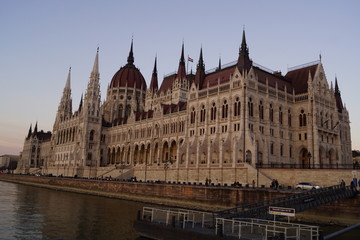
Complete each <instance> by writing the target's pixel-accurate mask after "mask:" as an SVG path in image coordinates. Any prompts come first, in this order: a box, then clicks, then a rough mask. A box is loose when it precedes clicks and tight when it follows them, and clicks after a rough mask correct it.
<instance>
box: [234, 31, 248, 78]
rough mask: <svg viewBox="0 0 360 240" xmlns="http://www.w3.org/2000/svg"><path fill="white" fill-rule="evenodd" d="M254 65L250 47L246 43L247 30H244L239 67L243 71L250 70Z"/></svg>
mask: <svg viewBox="0 0 360 240" xmlns="http://www.w3.org/2000/svg"><path fill="white" fill-rule="evenodd" d="M251 66H252V61H251V60H250V58H249V48H248V46H247V44H246V37H245V30H243V36H242V42H241V47H240V49H239V58H238V62H237V67H238V69H239V70H240V72H242V71H243V70H246V71H248V70H249V69H250V68H251Z"/></svg>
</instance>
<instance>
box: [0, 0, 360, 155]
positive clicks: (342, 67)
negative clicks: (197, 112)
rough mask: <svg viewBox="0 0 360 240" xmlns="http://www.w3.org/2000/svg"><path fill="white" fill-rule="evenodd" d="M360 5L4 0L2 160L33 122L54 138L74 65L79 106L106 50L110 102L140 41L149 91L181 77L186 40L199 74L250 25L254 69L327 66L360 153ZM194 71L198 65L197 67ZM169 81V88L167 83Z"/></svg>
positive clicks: (228, 57)
mask: <svg viewBox="0 0 360 240" xmlns="http://www.w3.org/2000/svg"><path fill="white" fill-rule="evenodd" d="M359 10H360V1H355V0H354V1H329V0H327V1H200V0H198V1H187V0H184V1H146V0H143V1H103V0H99V1H89V0H86V1H85V0H76V1H71V0H61V1H55V0H54V1H49V0H23V1H20V0H0V69H1V71H0V74H1V77H0V84H1V88H0V89H1V94H0V155H2V154H7V153H11V154H18V153H19V151H21V149H22V146H23V142H24V137H25V136H26V134H27V131H28V129H29V126H30V124H31V123H32V124H33V126H34V124H35V122H36V121H38V128H39V129H43V130H45V131H52V126H53V123H54V119H55V115H56V111H57V108H58V104H59V101H60V98H61V95H62V91H63V88H64V86H65V81H66V77H67V73H68V69H69V67H70V66H71V67H72V76H71V87H72V97H73V109H77V107H78V104H79V101H80V96H81V94H82V93H83V92H84V91H85V90H86V86H87V83H88V80H89V76H90V72H91V69H92V65H93V61H94V58H95V54H96V48H97V47H98V46H99V47H100V78H101V80H100V82H101V91H102V99H104V98H105V97H106V95H105V92H106V88H107V85H108V84H109V83H110V81H111V78H112V76H113V75H114V73H115V72H116V71H117V70H118V69H119V68H120V66H123V65H125V64H126V59H127V56H128V52H129V48H130V42H131V38H132V36H133V37H134V56H135V65H136V66H137V67H138V68H140V70H141V72H142V74H143V75H144V77H145V79H146V81H147V83H148V84H149V81H150V77H151V71H152V68H153V63H154V58H155V55H157V57H158V73H159V78H160V79H161V80H162V77H163V75H164V74H167V73H170V72H173V71H175V70H177V67H178V61H179V57H180V51H181V44H182V41H184V43H185V54H186V55H189V56H190V57H192V58H194V64H193V65H192V68H193V70H195V68H196V62H197V60H198V56H199V51H200V47H201V46H202V47H203V54H204V60H205V64H206V69H210V68H213V67H216V66H217V64H218V59H219V56H221V59H222V63H223V64H225V63H228V62H231V61H234V60H236V59H237V56H238V49H239V46H240V43H241V36H242V30H243V26H245V29H246V37H247V43H248V45H249V50H250V57H251V58H252V59H253V61H254V62H256V63H258V64H261V65H262V66H265V67H267V68H270V69H272V70H281V71H282V72H283V73H284V74H285V73H286V72H287V68H288V67H292V66H296V65H300V64H304V63H308V62H311V61H315V60H318V59H319V54H320V53H321V55H322V63H323V65H324V68H325V73H326V76H327V79H328V82H329V84H330V82H333V81H334V79H335V75H336V76H337V78H338V83H339V87H340V90H341V94H342V99H343V102H344V103H345V105H346V107H347V109H348V110H349V112H350V119H351V132H352V141H353V149H360V136H359V133H360V127H359V124H357V123H358V122H359V121H360V111H358V108H357V105H356V103H357V102H358V101H359V99H358V95H359V92H358V90H359V86H360V84H359V81H360V79H359V74H358V73H357V70H359V68H360V65H359V63H360V61H359V59H360V47H359V45H360V27H359V24H360V14H359ZM190 67H191V64H189V68H190ZM161 80H160V81H161Z"/></svg>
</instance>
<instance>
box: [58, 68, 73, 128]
mask: <svg viewBox="0 0 360 240" xmlns="http://www.w3.org/2000/svg"><path fill="white" fill-rule="evenodd" d="M70 78H71V67H70V68H69V73H68V76H67V80H66V84H65V87H64V90H63V95H62V97H61V100H60V104H59V107H58V111H57V114H56V120H55V124H54V128H55V126H56V125H58V124H59V123H60V122H62V121H64V120H65V119H67V118H69V117H71V115H72V99H71V88H70Z"/></svg>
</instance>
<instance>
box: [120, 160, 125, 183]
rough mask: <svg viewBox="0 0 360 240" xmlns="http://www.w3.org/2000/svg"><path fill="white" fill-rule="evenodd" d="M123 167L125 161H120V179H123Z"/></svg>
mask: <svg viewBox="0 0 360 240" xmlns="http://www.w3.org/2000/svg"><path fill="white" fill-rule="evenodd" d="M124 168H125V162H124V161H121V162H120V169H121V175H120V176H121V178H122V179H124V178H123V173H124Z"/></svg>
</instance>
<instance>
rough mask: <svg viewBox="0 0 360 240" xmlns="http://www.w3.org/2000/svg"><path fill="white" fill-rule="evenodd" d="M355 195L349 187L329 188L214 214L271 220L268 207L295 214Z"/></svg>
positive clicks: (354, 191)
mask: <svg viewBox="0 0 360 240" xmlns="http://www.w3.org/2000/svg"><path fill="white" fill-rule="evenodd" d="M355 195H356V190H355V189H353V188H351V187H350V186H346V187H341V186H331V187H327V188H321V189H316V190H311V191H306V192H303V193H297V194H292V195H289V196H286V197H281V198H274V199H269V200H265V201H261V202H256V203H252V204H245V205H242V206H238V207H235V208H230V209H226V210H223V211H218V212H215V214H216V215H217V216H218V217H221V218H260V219H272V218H273V216H272V215H269V214H268V211H269V207H270V206H276V207H285V208H294V209H295V212H302V211H305V210H308V209H310V208H314V207H317V206H320V205H325V204H328V203H331V202H334V201H337V200H341V199H344V198H350V197H353V196H355Z"/></svg>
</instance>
